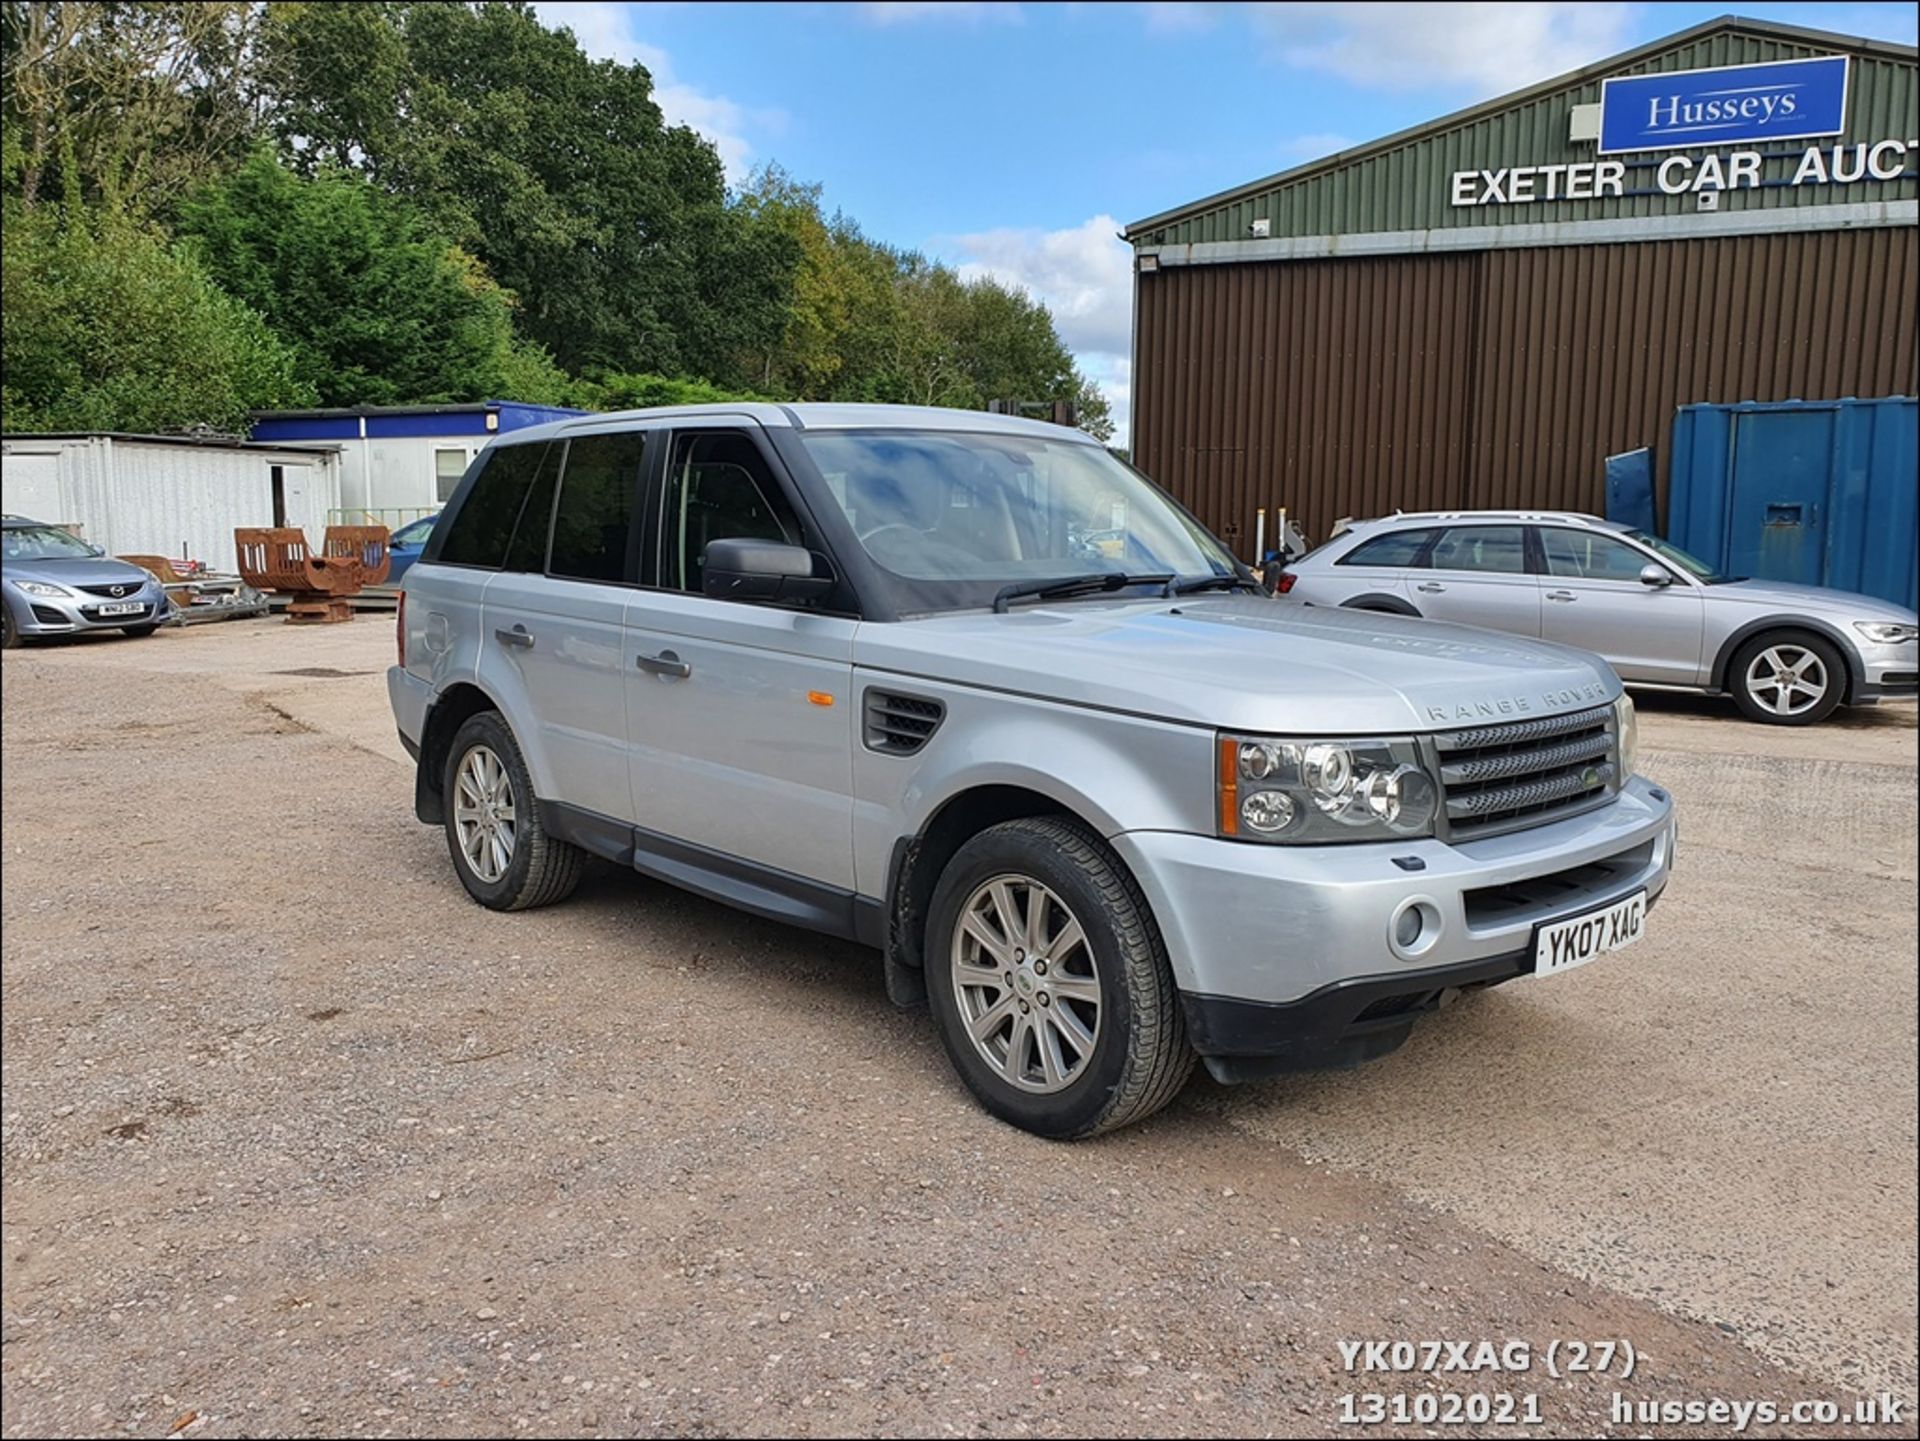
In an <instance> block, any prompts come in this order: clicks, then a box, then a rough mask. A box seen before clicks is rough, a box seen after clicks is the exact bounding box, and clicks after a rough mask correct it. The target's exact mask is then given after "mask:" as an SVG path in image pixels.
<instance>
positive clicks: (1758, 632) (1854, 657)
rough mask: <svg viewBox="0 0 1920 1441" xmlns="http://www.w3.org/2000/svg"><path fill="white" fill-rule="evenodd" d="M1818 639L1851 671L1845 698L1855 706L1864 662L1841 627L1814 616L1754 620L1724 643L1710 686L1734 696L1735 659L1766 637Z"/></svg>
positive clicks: (1715, 659)
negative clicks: (1732, 673) (1730, 678)
mask: <svg viewBox="0 0 1920 1441" xmlns="http://www.w3.org/2000/svg"><path fill="white" fill-rule="evenodd" d="M1796 633H1798V634H1802V635H1812V636H1818V637H1819V638H1820V639H1821V640H1824V641H1826V642H1827V644H1829V645H1831V646H1832V647H1833V648H1834V649H1835V650H1837V651H1839V652H1840V662H1841V664H1842V665H1844V666H1845V667H1846V669H1847V689H1846V694H1845V695H1843V696H1842V697H1841V703H1842V704H1843V705H1852V704H1853V698H1854V696H1855V695H1856V694H1857V693H1858V691H1859V688H1860V687H1861V686H1862V685H1864V684H1865V683H1866V678H1867V677H1866V671H1865V669H1864V667H1862V665H1861V663H1860V656H1859V654H1858V653H1857V652H1856V651H1855V650H1854V648H1853V645H1852V643H1851V642H1850V641H1848V639H1847V638H1846V636H1844V635H1842V634H1841V633H1840V630H1839V628H1838V627H1836V626H1834V625H1832V624H1830V623H1829V622H1827V621H1824V620H1819V619H1817V618H1815V617H1813V616H1798V615H1795V616H1784V615H1770V616H1762V617H1761V618H1760V619H1758V620H1750V621H1748V622H1747V623H1746V624H1745V625H1743V626H1741V627H1740V628H1739V629H1738V630H1736V631H1734V632H1733V634H1731V635H1729V636H1728V637H1727V638H1726V639H1725V640H1723V641H1722V642H1721V643H1720V649H1719V650H1718V651H1717V652H1716V653H1715V655H1714V658H1713V670H1712V672H1711V674H1709V676H1708V677H1707V683H1708V684H1709V685H1710V686H1711V687H1712V688H1713V689H1714V690H1717V691H1726V692H1729V693H1731V691H1732V689H1733V687H1732V686H1731V685H1729V684H1728V671H1729V670H1730V669H1731V667H1732V665H1733V658H1734V656H1735V655H1736V654H1738V652H1739V650H1740V648H1741V647H1742V646H1744V645H1746V644H1748V643H1749V642H1751V641H1754V640H1757V639H1759V638H1760V637H1762V636H1769V635H1779V636H1789V635H1793V634H1796Z"/></svg>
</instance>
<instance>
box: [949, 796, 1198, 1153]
mask: <svg viewBox="0 0 1920 1441" xmlns="http://www.w3.org/2000/svg"><path fill="white" fill-rule="evenodd" d="M925 957H926V961H925V964H926V969H927V992H928V997H929V1000H930V1002H931V1005H932V1008H933V1013H934V1017H935V1019H936V1021H937V1022H938V1024H939V1027H940V1035H941V1039H942V1041H943V1042H944V1043H945V1045H946V1049H947V1054H948V1056H949V1057H950V1058H951V1059H952V1061H953V1064H954V1068H955V1069H956V1070H958V1071H959V1073H960V1076H961V1079H962V1080H964V1081H965V1082H966V1084H967V1088H968V1089H969V1090H971V1091H972V1092H973V1094H974V1096H975V1098H976V1099H978V1100H979V1102H980V1103H981V1104H982V1105H983V1106H985V1107H986V1108H987V1110H989V1111H991V1112H992V1113H993V1114H994V1115H996V1116H998V1117H1000V1118H1001V1119H1002V1120H1004V1121H1010V1122H1011V1123H1012V1124H1014V1125H1016V1126H1019V1127H1021V1128H1023V1129H1025V1130H1028V1131H1032V1132H1034V1133H1035V1134H1037V1135H1041V1136H1048V1137H1052V1138H1055V1139H1062V1140H1065V1139H1072V1138H1077V1137H1081V1136H1091V1135H1094V1134H1096V1133H1097V1132H1100V1131H1110V1130H1113V1129H1114V1128H1116V1127H1119V1126H1124V1125H1127V1124H1128V1123H1129V1122H1132V1121H1138V1120H1141V1119H1143V1118H1145V1117H1147V1116H1150V1115H1152V1114H1153V1113H1154V1112H1155V1111H1157V1110H1159V1109H1160V1108H1161V1107H1162V1106H1164V1105H1166V1104H1167V1102H1169V1101H1171V1100H1172V1099H1173V1098H1174V1096H1175V1095H1177V1094H1178V1093H1179V1091H1180V1088H1181V1086H1182V1085H1184V1084H1185V1083H1186V1079H1187V1076H1188V1075H1189V1074H1190V1073H1191V1072H1192V1069H1193V1059H1194V1057H1193V1049H1192V1047H1191V1045H1190V1044H1189V1043H1188V1040H1187V1033H1186V1026H1185V1023H1184V1020H1183V1019H1182V1016H1181V1012H1180V997H1179V993H1178V991H1176V990H1175V988H1174V983H1173V973H1172V969H1171V968H1170V967H1169V965H1168V963H1167V954H1166V947H1165V945H1164V944H1163V943H1162V941H1161V939H1160V933H1159V930H1158V928H1157V927H1156V926H1155V925H1154V923H1153V917H1152V915H1151V914H1150V913H1149V912H1148V909H1147V903H1146V899H1145V897H1143V896H1142V895H1141V894H1140V889H1139V887H1138V886H1137V885H1136V884H1135V883H1134V880H1133V877H1132V876H1130V875H1128V874H1127V871H1126V868H1125V867H1124V866H1123V865H1121V863H1120V861H1119V859H1118V858H1117V857H1115V856H1114V855H1113V853H1112V852H1111V851H1109V850H1108V849H1107V847H1106V846H1105V845H1104V844H1103V843H1102V842H1101V840H1100V838H1099V837H1098V836H1097V835H1095V834H1094V833H1093V832H1092V831H1090V830H1088V829H1087V828H1086V827H1085V826H1082V825H1080V824H1078V823H1077V822H1074V821H1070V820H1065V819H1061V818H1056V817H1035V818H1032V819H1026V820H1015V821H1007V822H1004V823H1002V824H1000V825H997V826H993V827H990V828H989V829H987V830H985V831H982V832H981V833H980V834H979V835H977V836H975V837H973V839H971V840H970V841H968V842H967V843H966V844H965V845H963V846H962V847H961V848H960V849H959V851H958V852H956V853H955V855H954V857H953V859H952V860H951V861H949V862H948V864H947V867H946V870H945V871H944V872H943V873H942V874H941V877H940V881H939V884H938V885H937V886H936V887H935V888H934V894H933V904H932V907H931V909H930V913H929V916H928V925H927V937H926V947H925Z"/></svg>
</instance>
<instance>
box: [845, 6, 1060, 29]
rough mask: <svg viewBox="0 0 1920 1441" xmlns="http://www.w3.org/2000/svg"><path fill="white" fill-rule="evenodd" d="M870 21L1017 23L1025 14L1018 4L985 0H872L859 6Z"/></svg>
mask: <svg viewBox="0 0 1920 1441" xmlns="http://www.w3.org/2000/svg"><path fill="white" fill-rule="evenodd" d="M860 14H861V15H862V16H863V17H864V18H865V19H866V20H867V22H868V23H869V24H873V25H912V24H916V23H918V22H919V21H922V20H946V21H954V22H958V23H959V24H963V25H981V24H991V25H1020V24H1024V23H1025V21H1026V18H1027V15H1026V11H1025V10H1024V9H1022V8H1021V7H1020V6H1019V5H1012V4H992V3H987V0H875V3H871V4H865V5H862V6H860Z"/></svg>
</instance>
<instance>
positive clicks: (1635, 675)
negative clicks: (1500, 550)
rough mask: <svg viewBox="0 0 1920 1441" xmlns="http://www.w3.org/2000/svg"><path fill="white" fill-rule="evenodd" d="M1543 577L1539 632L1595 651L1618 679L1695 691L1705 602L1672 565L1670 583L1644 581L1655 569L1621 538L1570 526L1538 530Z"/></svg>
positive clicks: (1666, 568) (1665, 568)
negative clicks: (1645, 573)
mask: <svg viewBox="0 0 1920 1441" xmlns="http://www.w3.org/2000/svg"><path fill="white" fill-rule="evenodd" d="M1540 549H1541V553H1542V556H1543V557H1544V559H1545V563H1546V575H1545V576H1544V577H1542V579H1541V582H1540V634H1541V635H1542V636H1543V637H1544V638H1545V639H1547V640H1557V641H1559V642H1561V643H1562V644H1564V645H1577V646H1579V647H1581V648H1582V649H1583V650H1590V651H1597V652H1598V653H1599V654H1601V655H1603V656H1605V657H1606V658H1607V660H1608V661H1609V662H1611V663H1612V665H1613V668H1614V669H1615V670H1617V671H1619V672H1620V678H1621V679H1622V680H1639V681H1651V682H1654V683H1655V684H1659V685H1697V684H1698V683H1699V681H1700V646H1701V631H1702V627H1703V625H1704V624H1705V618H1706V601H1705V598H1704V596H1703V595H1702V593H1701V590H1700V587H1699V586H1697V585H1695V584H1694V583H1693V582H1692V581H1691V580H1689V579H1688V578H1687V577H1685V576H1681V575H1677V574H1675V573H1674V572H1673V570H1672V568H1671V567H1669V566H1665V565H1662V566H1661V567H1660V568H1661V569H1662V570H1663V571H1666V573H1667V574H1668V575H1669V576H1670V577H1671V579H1672V583H1671V584H1669V585H1664V586H1652V585H1647V584H1645V583H1643V582H1642V581H1641V579H1640V572H1641V571H1642V570H1644V569H1645V568H1646V567H1647V566H1649V565H1655V564H1659V562H1657V561H1655V560H1654V559H1653V557H1652V556H1650V555H1648V554H1647V553H1646V552H1645V551H1643V550H1641V549H1639V548H1638V547H1637V546H1632V545H1629V544H1627V543H1626V542H1625V541H1624V540H1620V539H1617V538H1616V537H1614V536H1610V535H1606V534H1604V533H1602V532H1600V531H1595V530H1582V529H1577V528H1575V527H1571V526H1557V525H1547V526H1541V527H1540Z"/></svg>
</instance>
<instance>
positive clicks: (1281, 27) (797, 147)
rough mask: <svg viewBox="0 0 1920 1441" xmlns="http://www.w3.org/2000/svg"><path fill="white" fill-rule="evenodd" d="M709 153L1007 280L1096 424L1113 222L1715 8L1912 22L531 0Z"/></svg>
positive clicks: (1111, 348)
mask: <svg viewBox="0 0 1920 1441" xmlns="http://www.w3.org/2000/svg"><path fill="white" fill-rule="evenodd" d="M538 9H539V12H540V15H541V17H542V18H543V19H544V20H546V21H547V23H549V24H564V25H567V26H569V27H571V28H572V29H573V31H574V33H575V35H576V36H577V37H578V38H579V40H580V42H581V43H582V44H583V45H584V46H585V47H586V48H587V50H588V51H589V52H590V53H592V54H595V55H604V56H612V57H614V58H617V59H621V60H640V61H643V62H644V63H645V64H646V65H647V66H648V68H649V69H650V70H651V71H652V72H653V75H654V80H655V85H656V87H657V95H658V98H659V100H660V103H661V108H662V109H663V110H664V111H665V112H666V114H667V117H668V119H669V120H672V121H676V122H679V123H682V124H687V125H691V126H693V127H694V128H695V129H696V130H699V131H700V132H701V133H702V134H705V135H706V136H708V137H709V138H710V139H712V140H713V142H714V143H715V145H716V146H717V147H718V148H719V150H720V153H721V156H722V158H723V159H724V160H725V161H726V162H727V167H728V172H729V174H730V175H731V176H734V177H736V178H737V177H740V176H743V175H745V174H746V173H747V172H748V171H749V170H750V169H751V168H752V167H754V166H756V165H759V164H762V163H765V162H768V161H774V162H777V163H778V164H780V165H782V166H783V167H785V168H786V169H787V170H788V171H790V172H791V173H792V174H794V175H795V176H797V177H799V178H800V179H802V180H807V181H813V182H818V183H819V184H821V185H822V186H824V187H825V198H826V203H827V205H828V207H829V208H833V207H839V208H841V209H844V210H845V211H846V212H847V213H848V214H849V215H851V216H853V217H854V218H855V219H856V220H858V221H859V222H860V224H861V226H862V227H863V228H864V229H865V230H866V231H867V232H868V233H869V234H870V235H873V236H875V237H876V238H878V239H881V240H885V241H888V242H890V243H892V244H896V245H906V246H913V247H916V248H919V249H922V250H925V251H927V252H929V253H930V254H933V255H937V256H939V257H941V258H943V259H946V260H949V261H952V262H954V263H956V264H958V265H960V266H962V267H963V268H965V269H967V270H969V271H970V272H972V271H982V272H991V273H993V274H995V275H997V276H999V277H1000V278H1002V279H1004V280H1008V281H1011V282H1014V283H1017V284H1020V285H1023V286H1025V287H1026V288H1027V289H1029V290H1030V291H1031V292H1032V293H1034V294H1035V295H1037V296H1038V297H1039V298H1041V299H1042V300H1044V301H1045V302H1046V303H1047V304H1048V305H1049V306H1050V307H1051V308H1052V309H1053V311H1054V315H1055V318H1056V320H1057V322H1058V324H1059V327H1060V330H1061V333H1062V335H1063V336H1064V337H1065V338H1066V340H1067V343H1068V344H1069V345H1070V346H1072V347H1073V349H1074V352H1075V354H1076V355H1078V356H1079V357H1080V360H1081V364H1082V367H1083V368H1084V369H1085V370H1086V371H1087V372H1088V373H1089V374H1090V375H1092V376H1093V377H1094V378H1095V379H1096V380H1097V381H1099V382H1100V384H1101V385H1102V387H1103V388H1104V389H1105V390H1106V391H1107V393H1108V396H1109V398H1110V399H1111V400H1112V401H1113V402H1114V405H1115V409H1116V412H1117V414H1118V416H1119V418H1120V420H1121V422H1122V434H1123V435H1124V425H1125V418H1126V411H1127V402H1128V391H1129V376H1128V374H1127V350H1128V342H1127V336H1128V328H1129V324H1130V315H1129V310H1130V304H1131V295H1130V280H1129V273H1128V257H1127V250H1126V247H1125V246H1123V245H1121V244H1120V243H1119V242H1118V241H1117V240H1116V239H1115V237H1114V232H1115V231H1116V230H1118V229H1119V228H1120V226H1121V225H1123V224H1125V223H1127V222H1129V221H1132V220H1137V219H1140V218H1142V217H1144V216H1146V215H1150V214H1153V213H1154V212H1156V211H1160V210H1164V209H1167V208H1169V207H1171V206H1174V205H1178V204H1181V203H1183V202H1185V201H1188V200H1192V199H1195V198H1198V197H1199V196H1202V195H1206V194H1209V193H1211V192H1213V191H1216V190H1223V189H1226V188H1228V187H1230V186H1233V185H1238V184H1241V183H1242V182H1245V181H1248V180H1253V179H1256V178H1258V177H1260V176H1263V175H1269V174H1272V173H1274V172H1275V171H1279V170H1284V169H1286V168H1288V167H1289V166H1292V165H1296V164H1299V163H1301V162H1302V161H1306V160H1311V159H1314V158H1316V157H1317V156H1320V155H1325V154H1328V153H1330V152H1331V151H1334V150H1338V149H1341V148H1343V147H1344V146H1346V145H1348V144H1351V143H1354V142H1357V141H1362V140H1368V139H1372V138H1374V137H1376V136H1379V135H1385V134H1388V133H1390V132H1392V131H1395V130H1399V129H1403V128H1405V127H1406V126H1409V125H1415V124H1418V123H1420V122H1422V121H1425V120H1429V119H1432V118H1434V117H1436V116H1439V115H1442V114H1445V113H1446V112H1447V111H1449V110H1453V109H1457V108H1459V107H1460V106H1463V105H1468V104H1472V103H1473V102H1475V101H1477V100H1483V99H1486V98H1488V97H1490V96H1494V95H1499V94H1503V93H1505V92H1506V91H1508V90H1512V89H1516V88H1518V87H1520V86H1523V85H1526V84H1529V83H1531V82H1533V81H1535V80H1540V79H1544V78H1546V77H1547V76H1550V75H1556V74H1559V73H1561V72H1562V71H1565V70H1570V69H1574V68H1576V67H1578V66H1581V65H1584V64H1588V63H1590V62H1591V61H1594V60H1599V59H1602V58H1604V57H1606V56H1607V55H1610V54H1612V53H1614V52H1615V51H1618V50H1623V49H1627V48H1629V47H1631V46H1634V45H1638V44H1640V43H1642V42H1644V41H1647V40H1651V39H1655V38H1657V37H1659V36H1661V35H1665V34H1668V33H1670V32H1672V31H1675V30H1682V29H1685V28H1686V27H1688V26H1690V25H1695V24H1698V23H1699V22H1700V21H1702V20H1707V19H1711V18H1713V17H1714V16H1716V15H1720V14H1725V13H1727V12H1728V10H1729V9H1734V10H1737V12H1738V13H1740V14H1742V15H1750V16H1754V17H1757V18H1763V19H1774V20H1780V21H1784V22H1787V23H1789V24H1796V25H1805V26H1810V27H1813V28H1816V29H1823V30H1833V31H1839V32H1841V33H1846V34H1856V35H1871V36H1875V37H1878V38H1881V39H1891V40H1900V41H1903V42H1905V43H1907V44H1912V43H1913V41H1914V32H1915V13H1916V10H1915V7H1914V6H1913V5H1911V4H1869V3H1840V4H1830V5H1818V4H1798V5H1791V4H1787V5H1782V4H1743V5H1738V6H1735V5H1732V4H1731V3H1721V4H1604V3H1564V4H1542V3H1507V4H1436V3H1412V4H1353V5H1325V4H1302V5H1291V4H1267V5H1216V4H1138V5H1135V4H1058V5H1053V4H969V3H933V4H918V3H893V4H839V5H828V4H794V5H782V4H758V5H752V4H747V5H734V4H715V3H706V4H671V3H664V4H617V3H573V4H567V3H541V4H539V5H538Z"/></svg>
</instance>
